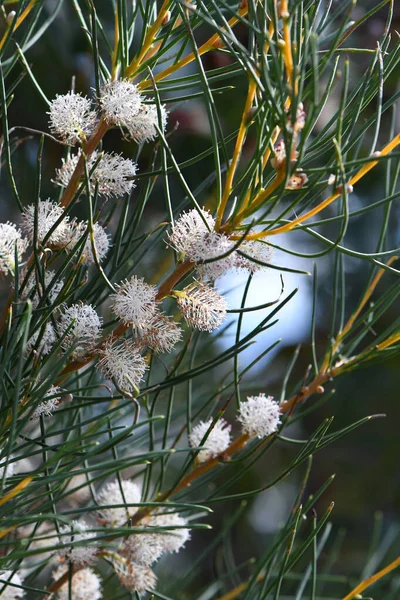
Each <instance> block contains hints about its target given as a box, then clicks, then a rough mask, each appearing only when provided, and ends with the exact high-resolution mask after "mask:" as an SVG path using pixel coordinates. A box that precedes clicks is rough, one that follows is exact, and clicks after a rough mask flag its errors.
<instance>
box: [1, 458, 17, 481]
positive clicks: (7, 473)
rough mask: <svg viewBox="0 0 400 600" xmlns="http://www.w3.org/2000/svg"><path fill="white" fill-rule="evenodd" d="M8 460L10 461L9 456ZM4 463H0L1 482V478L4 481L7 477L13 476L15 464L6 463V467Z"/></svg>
mask: <svg viewBox="0 0 400 600" xmlns="http://www.w3.org/2000/svg"><path fill="white" fill-rule="evenodd" d="M10 459H11V456H10V457H9V460H10ZM5 462H6V461H3V462H1V463H0V481H2V479H3V477H4V478H5V479H7V478H8V477H12V476H13V475H14V471H15V463H14V462H8V463H7V465H5ZM4 471H5V472H4Z"/></svg>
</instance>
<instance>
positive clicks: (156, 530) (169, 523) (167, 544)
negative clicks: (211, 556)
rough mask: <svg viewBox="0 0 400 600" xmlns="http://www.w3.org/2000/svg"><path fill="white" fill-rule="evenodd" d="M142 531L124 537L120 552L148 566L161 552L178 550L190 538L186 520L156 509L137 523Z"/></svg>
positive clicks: (133, 560)
mask: <svg viewBox="0 0 400 600" xmlns="http://www.w3.org/2000/svg"><path fill="white" fill-rule="evenodd" d="M137 528H138V529H139V528H143V533H135V534H133V535H130V536H129V537H128V538H126V539H125V540H124V541H123V542H122V545H121V548H120V552H121V554H122V555H123V556H125V557H126V558H127V559H128V560H129V561H130V562H133V563H136V564H139V565H144V566H146V567H149V566H150V565H152V564H153V563H154V562H155V561H157V560H158V559H159V558H160V557H161V556H162V555H163V554H166V553H172V552H179V550H181V548H183V546H184V545H185V544H186V542H187V541H188V540H190V530H189V529H188V527H187V521H186V520H185V519H184V518H183V517H181V516H180V515H178V514H177V513H166V512H161V511H158V512H156V513H154V514H153V515H150V516H148V517H144V518H143V519H141V520H140V521H139V523H138V524H137Z"/></svg>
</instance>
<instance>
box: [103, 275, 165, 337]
mask: <svg viewBox="0 0 400 600" xmlns="http://www.w3.org/2000/svg"><path fill="white" fill-rule="evenodd" d="M117 288H118V291H117V293H116V294H115V295H113V296H112V299H113V305H112V309H113V311H114V313H115V314H116V316H117V317H118V318H120V319H121V321H122V322H123V323H125V325H132V326H133V327H136V328H138V329H139V330H143V329H146V328H148V327H149V325H150V323H152V321H153V317H154V315H155V313H156V310H157V304H156V296H157V288H156V287H155V286H154V285H149V284H148V283H146V282H145V281H144V279H143V278H142V277H136V275H133V276H132V277H131V279H129V281H128V280H126V281H125V282H123V283H122V285H119V286H117Z"/></svg>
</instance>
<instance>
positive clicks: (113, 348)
mask: <svg viewBox="0 0 400 600" xmlns="http://www.w3.org/2000/svg"><path fill="white" fill-rule="evenodd" d="M100 356H101V359H100V361H99V363H98V367H99V369H100V371H101V372H102V374H103V375H104V377H105V378H106V379H110V380H111V379H112V380H113V381H115V383H116V385H117V386H118V387H119V388H120V389H121V390H126V391H128V392H135V391H136V388H137V387H138V386H139V384H140V381H141V380H142V378H143V375H144V373H145V371H146V369H147V365H146V361H145V359H144V358H143V356H142V355H141V354H140V352H139V350H138V348H137V346H135V345H134V344H133V343H132V342H129V341H127V340H124V341H123V342H122V343H120V344H113V343H112V342H111V343H110V342H108V343H107V344H105V346H104V348H102V350H101V353H100Z"/></svg>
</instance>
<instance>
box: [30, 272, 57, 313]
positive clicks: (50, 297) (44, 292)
mask: <svg viewBox="0 0 400 600" xmlns="http://www.w3.org/2000/svg"><path fill="white" fill-rule="evenodd" d="M55 274H56V273H55V271H52V270H51V269H49V270H45V271H44V277H43V279H44V281H43V283H44V288H43V289H42V280H41V278H40V277H37V274H36V272H35V271H33V272H32V273H31V274H30V275H29V277H28V280H27V282H26V284H25V285H24V287H23V290H22V292H21V299H22V300H27V299H28V298H29V299H30V301H31V302H32V308H33V309H35V308H37V307H38V305H39V303H40V301H41V299H42V297H43V296H46V302H47V303H49V304H54V303H55V302H56V300H57V298H58V296H59V294H60V292H61V290H62V288H63V287H64V279H61V278H59V279H57V280H56V281H55V282H53V284H52V286H51V288H50V283H51V282H52V281H53V280H54V276H55ZM24 279H25V273H24V272H22V273H21V276H20V285H21V284H22V282H23V281H24ZM38 281H39V284H38ZM38 285H39V286H40V289H39V290H38ZM39 291H40V293H39Z"/></svg>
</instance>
